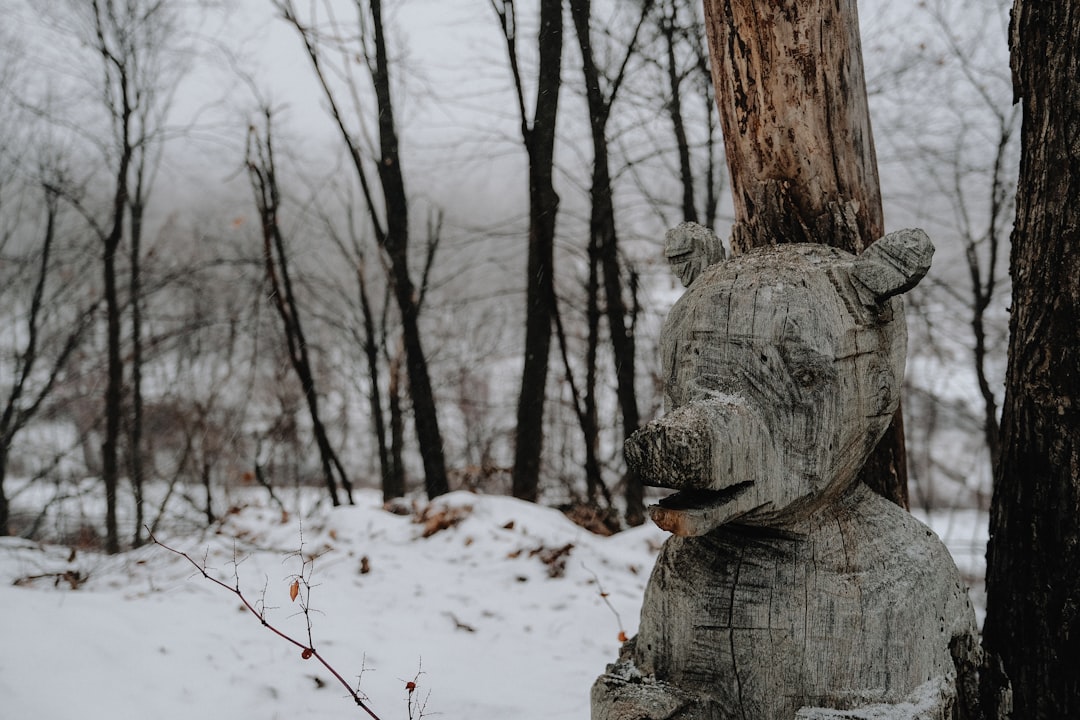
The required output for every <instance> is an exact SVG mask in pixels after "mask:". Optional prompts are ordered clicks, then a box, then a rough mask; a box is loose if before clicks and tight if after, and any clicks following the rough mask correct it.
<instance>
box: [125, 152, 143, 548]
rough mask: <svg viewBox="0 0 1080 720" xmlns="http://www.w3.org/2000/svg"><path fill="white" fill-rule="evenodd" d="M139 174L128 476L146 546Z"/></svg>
mask: <svg viewBox="0 0 1080 720" xmlns="http://www.w3.org/2000/svg"><path fill="white" fill-rule="evenodd" d="M143 170H144V168H142V167H140V168H138V169H137V170H136V177H137V178H138V179H137V180H136V184H135V191H134V193H133V199H132V202H131V203H130V208H129V212H130V214H129V218H130V220H131V223H130V227H131V245H130V252H129V258H130V260H129V263H130V268H129V273H130V276H129V278H128V302H129V303H130V304H131V414H130V415H129V416H128V428H127V430H128V449H127V450H128V472H129V473H130V474H131V478H130V479H131V490H132V494H133V495H134V501H135V535H134V540H133V545H134V546H135V547H139V546H140V545H142V543H143V536H142V531H143V522H144V519H143V484H144V480H145V477H144V475H145V469H144V463H143V452H142V449H143V440H142V431H143V397H142V365H143V343H142V269H141V262H140V261H141V259H142V258H141V254H142V227H143V210H144V208H145V206H144V204H143V188H142V182H143V179H142V172H143Z"/></svg>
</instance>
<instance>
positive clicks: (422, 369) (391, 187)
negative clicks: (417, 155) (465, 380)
mask: <svg viewBox="0 0 1080 720" xmlns="http://www.w3.org/2000/svg"><path fill="white" fill-rule="evenodd" d="M371 18H372V29H373V33H374V38H375V71H374V72H373V73H372V78H371V79H372V84H373V85H374V86H375V96H376V99H377V101H378V105H379V152H380V157H379V164H378V168H379V181H380V183H381V185H382V190H383V197H384V199H385V201H386V236H385V238H384V247H385V249H386V252H387V255H388V256H389V257H390V266H391V272H392V278H391V281H392V283H393V286H394V296H395V298H396V299H397V303H398V307H399V308H400V310H401V332H402V335H403V337H404V340H405V365H406V367H405V370H406V372H407V373H408V377H409V396H410V397H411V398H412V404H413V419H414V421H415V423H416V439H417V441H418V442H419V444H420V457H421V459H422V460H423V463H424V484H425V488H426V490H427V496H428V498H434V497H437V496H438V495H442V494H444V493H446V492H448V491H449V489H450V485H449V482H448V480H447V477H446V460H445V458H444V455H443V444H442V433H441V432H440V431H439V418H438V415H437V413H436V406H435V394H434V392H433V390H432V387H431V377H430V375H429V373H428V366H427V358H426V357H425V355H424V349H423V344H422V342H421V341H420V326H419V322H418V321H419V316H420V308H419V304H418V301H417V297H416V292H415V288H414V287H413V284H412V280H411V279H410V275H409V265H408V248H409V206H408V200H407V198H406V195H405V180H404V176H403V175H402V171H401V156H400V154H399V152H398V138H397V130H396V128H395V125H394V111H393V105H392V104H391V92H390V71H389V61H388V59H387V52H386V38H385V33H384V28H383V21H382V2H381V1H380V0H371Z"/></svg>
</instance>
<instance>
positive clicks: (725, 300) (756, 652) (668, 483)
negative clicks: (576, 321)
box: [592, 230, 978, 720]
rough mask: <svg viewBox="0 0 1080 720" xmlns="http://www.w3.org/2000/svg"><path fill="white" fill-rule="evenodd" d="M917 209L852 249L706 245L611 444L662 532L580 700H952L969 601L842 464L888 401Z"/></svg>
mask: <svg viewBox="0 0 1080 720" xmlns="http://www.w3.org/2000/svg"><path fill="white" fill-rule="evenodd" d="M932 255H933V245H932V244H931V243H930V240H929V239H928V238H927V237H926V235H925V234H924V233H923V232H922V231H920V230H904V231H900V232H897V233H893V234H891V235H889V236H887V237H885V238H882V239H881V240H879V241H878V242H877V243H875V244H873V245H872V246H871V247H870V248H868V249H867V251H866V252H865V253H863V254H862V255H861V256H853V255H851V254H848V253H846V252H843V251H840V250H837V249H834V248H830V247H826V246H821V245H805V244H803V245H783V246H779V247H773V248H765V249H760V250H756V251H753V252H750V253H747V254H745V255H743V256H740V257H738V258H735V259H732V260H728V261H725V262H721V263H718V264H716V265H712V266H711V267H709V268H708V269H706V270H705V271H704V272H703V273H701V275H700V276H699V277H698V278H697V279H696V280H695V281H694V282H693V283H692V284H691V285H690V287H689V288H688V290H687V291H686V293H685V294H684V295H683V296H682V297H681V298H680V299H679V301H678V302H677V303H676V304H675V306H674V307H673V308H672V310H671V313H670V314H669V316H668V319H667V321H666V323H665V325H664V329H663V333H662V336H661V353H662V356H663V358H662V359H663V368H664V373H665V382H666V386H665V394H666V397H665V400H666V405H667V414H666V415H665V416H663V417H662V418H660V419H659V420H657V421H655V422H653V423H650V424H649V425H647V426H645V427H643V428H642V429H641V430H639V431H638V432H637V433H636V434H635V435H634V436H633V437H631V438H630V439H629V440H628V441H627V444H626V457H627V461H628V463H629V464H630V465H631V466H632V467H633V468H634V469H636V470H637V472H639V473H640V474H641V477H642V478H643V479H644V480H645V482H646V483H648V484H650V485H655V486H660V487H665V488H672V489H675V490H678V491H679V492H677V493H676V494H674V495H672V496H670V497H668V498H666V499H665V500H662V501H661V502H660V504H659V505H658V506H654V507H652V508H650V514H651V516H652V518H653V520H654V521H655V522H656V523H657V524H658V525H659V526H660V527H662V528H664V529H665V530H668V531H670V532H671V533H673V534H674V537H672V538H670V539H669V540H668V541H667V543H666V544H665V545H664V548H663V550H662V551H661V553H660V557H659V559H658V561H657V565H656V568H655V570H654V571H653V574H652V577H651V579H650V581H649V585H648V587H647V589H646V592H645V600H644V606H643V608H642V611H641V625H640V629H639V631H638V635H637V636H636V637H635V638H634V639H632V640H630V642H628V643H626V644H625V645H624V647H623V649H622V653H621V656H620V659H619V661H618V662H617V663H615V664H614V665H611V666H609V667H608V672H607V673H606V674H605V675H603V676H601V677H600V678H599V679H598V680H597V682H596V683H595V685H594V687H593V694H592V717H593V720H645V719H651V720H665V719H672V720H675V719H681V720H728V719H729V718H739V719H740V720H776V719H778V718H784V719H794V718H802V719H810V718H826V717H828V718H884V717H888V718H920V719H926V720H930V719H933V720H938V719H946V718H948V719H952V718H958V717H959V718H965V717H969V714H968V713H969V706H970V707H974V703H975V695H976V692H975V690H974V686H975V685H976V684H977V677H976V669H975V666H976V664H977V662H978V657H977V656H978V638H977V630H976V626H975V617H974V613H973V611H972V609H971V605H970V603H969V601H968V597H967V592H966V589H965V587H964V585H963V583H962V581H961V578H960V575H959V573H958V571H957V569H956V566H955V564H954V563H953V561H952V558H951V557H950V556H949V553H948V551H947V550H946V548H945V547H944V546H943V545H942V543H941V541H940V540H938V538H937V537H936V536H935V535H934V534H933V533H932V532H931V531H930V530H929V529H928V528H926V527H925V526H924V525H922V524H920V523H919V522H918V521H916V520H915V519H914V518H912V517H911V515H909V514H908V513H907V512H905V511H904V510H902V509H901V508H899V507H897V506H895V505H893V504H891V503H889V502H887V501H885V500H883V499H882V498H880V497H879V496H877V495H875V494H874V493H872V492H871V491H870V490H869V489H868V488H866V487H865V486H864V485H862V484H861V483H858V481H857V479H856V476H857V474H858V471H859V470H860V468H861V466H862V465H863V463H864V462H865V460H866V458H867V456H868V454H869V453H870V451H871V450H872V449H873V447H874V445H875V444H876V443H877V441H878V440H879V439H880V437H881V436H882V434H883V433H884V431H885V429H886V427H887V426H888V424H889V422H890V419H891V418H892V416H893V414H894V412H895V410H896V407H897V404H898V402H899V394H900V387H901V381H902V379H903V373H904V357H905V351H906V343H907V333H906V328H905V322H904V314H903V304H902V302H901V300H900V299H899V297H898V295H899V294H900V293H903V292H905V291H907V290H908V289H910V288H911V287H913V286H914V285H915V284H916V283H917V282H918V281H919V280H920V279H921V278H922V277H923V275H925V273H926V271H927V270H928V268H929V266H930V259H931V256H932Z"/></svg>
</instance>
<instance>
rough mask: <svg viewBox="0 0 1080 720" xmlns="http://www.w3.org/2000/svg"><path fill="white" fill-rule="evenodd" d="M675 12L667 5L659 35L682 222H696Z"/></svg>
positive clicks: (670, 3)
mask: <svg viewBox="0 0 1080 720" xmlns="http://www.w3.org/2000/svg"><path fill="white" fill-rule="evenodd" d="M677 13H678V9H677V8H676V7H675V3H674V2H668V3H666V4H665V7H664V9H663V17H662V18H661V20H660V34H661V35H662V36H663V38H664V70H665V73H666V75H667V81H668V92H669V93H670V94H671V96H670V98H669V100H668V106H667V112H668V116H669V117H670V118H671V128H672V131H673V132H674V133H675V147H676V150H677V152H678V155H679V180H680V182H681V183H682V219H683V220H684V221H686V222H697V221H698V213H697V204H696V202H695V200H694V171H693V167H692V166H691V163H690V141H689V140H688V139H687V136H686V122H685V121H684V119H683V111H682V82H683V76H682V75H681V73H679V67H678V61H677V60H676V57H675V45H676V37H675V35H676V33H677V32H678V31H677V29H676V26H675V18H676V15H677Z"/></svg>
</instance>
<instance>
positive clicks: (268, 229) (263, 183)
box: [245, 109, 353, 506]
mask: <svg viewBox="0 0 1080 720" xmlns="http://www.w3.org/2000/svg"><path fill="white" fill-rule="evenodd" d="M262 114H263V127H262V130H259V129H258V128H256V127H255V126H254V125H252V126H250V127H249V129H248V139H247V152H246V157H245V165H246V166H247V171H248V176H249V178H250V181H251V188H252V191H253V192H254V194H255V206H256V208H257V210H258V212H259V221H260V229H261V233H262V242H263V262H264V264H265V271H266V281H267V284H268V285H269V286H270V288H269V293H268V294H269V297H270V300H271V302H272V303H273V305H274V309H275V310H277V313H278V317H279V318H280V319H281V325H282V329H283V331H284V333H285V342H286V345H287V347H288V354H289V362H290V363H291V365H292V367H293V371H294V372H295V373H296V377H297V379H298V380H299V382H300V387H301V390H302V392H303V394H304V399H305V401H306V403H307V408H308V415H309V416H310V418H311V426H312V432H313V434H314V435H315V444H316V446H317V447H318V449H319V460H320V463H321V465H322V472H323V480H324V482H325V483H326V489H327V491H328V492H329V493H330V500H331V502H333V504H334V505H335V506H336V505H340V504H341V500H340V499H339V497H338V492H337V488H338V484H340V485H341V487H342V488H343V489H344V490H345V497H346V499H347V501H348V503H349V504H350V505H352V504H353V497H352V483H351V482H350V481H349V477H348V475H347V474H346V472H345V468H344V467H343V466H342V464H341V461H340V460H339V459H338V456H337V453H336V452H335V451H334V449H333V447H332V446H331V445H330V440H329V438H328V437H327V434H326V426H325V425H324V424H323V421H322V417H321V416H320V414H319V394H318V391H317V389H316V387H315V375H314V372H313V370H312V364H311V359H310V356H309V353H308V342H307V338H306V337H305V335H304V329H303V324H302V322H301V319H300V317H301V315H300V309H299V306H298V304H297V301H296V294H295V291H294V287H293V281H292V276H291V273H290V270H289V255H288V252H287V251H286V248H285V238H284V235H283V233H282V230H281V215H280V211H281V190H280V186H279V183H278V176H277V167H276V164H275V156H274V139H273V123H272V119H273V115H272V113H271V111H270V110H269V109H264V110H263V113H262Z"/></svg>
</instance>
